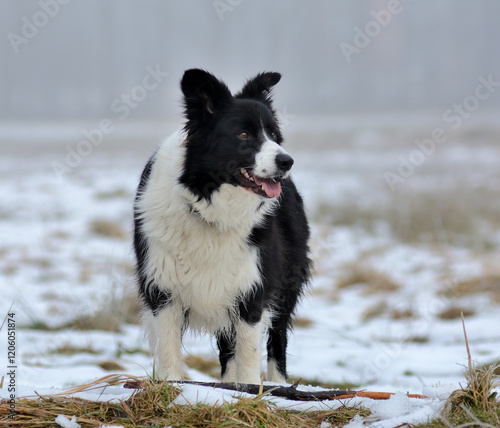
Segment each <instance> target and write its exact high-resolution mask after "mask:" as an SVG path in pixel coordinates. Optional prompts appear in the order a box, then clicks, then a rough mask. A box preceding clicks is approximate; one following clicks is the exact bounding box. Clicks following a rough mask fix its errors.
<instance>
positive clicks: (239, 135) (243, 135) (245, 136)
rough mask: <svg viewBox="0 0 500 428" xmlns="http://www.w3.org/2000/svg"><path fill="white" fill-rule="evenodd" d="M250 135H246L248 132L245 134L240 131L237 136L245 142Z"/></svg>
mask: <svg viewBox="0 0 500 428" xmlns="http://www.w3.org/2000/svg"><path fill="white" fill-rule="evenodd" d="M249 136H250V135H248V132H245V131H241V132H240V133H239V134H238V137H239V138H241V139H242V140H246V139H247V138H248V137H249Z"/></svg>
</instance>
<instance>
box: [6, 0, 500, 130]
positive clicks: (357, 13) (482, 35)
mask: <svg viewBox="0 0 500 428" xmlns="http://www.w3.org/2000/svg"><path fill="white" fill-rule="evenodd" d="M391 4H392V5H397V8H396V10H397V11H398V13H393V14H390V15H389V18H387V10H388V8H390V7H391ZM382 10H384V11H385V14H384V13H383V12H380V11H382ZM0 11H1V13H0V29H1V30H0V120H1V121H3V122H8V121H12V120H16V121H17V120H50V121H65V120H80V119H84V120H94V119H96V120H99V119H100V118H103V117H107V116H108V117H109V116H110V115H112V114H114V113H116V112H114V110H113V107H112V104H113V101H114V100H116V99H117V98H120V97H121V96H122V94H130V92H131V90H132V89H133V88H134V87H135V86H136V85H141V82H142V79H143V78H144V76H145V75H146V74H147V71H146V69H147V67H150V68H152V69H155V68H156V67H158V69H159V70H161V71H162V72H165V73H168V76H167V77H166V78H165V79H164V81H162V82H161V84H159V85H158V87H157V88H156V89H155V90H152V91H149V92H147V94H146V95H147V96H146V97H145V99H144V100H141V102H140V103H137V104H138V105H137V106H136V107H134V108H132V109H130V115H128V116H127V118H126V120H132V119H141V120H142V119H154V120H165V119H171V118H172V117H173V118H174V119H175V118H179V117H180V91H179V89H178V85H179V80H180V78H181V76H182V72H183V71H184V70H185V69H188V68H192V67H198V68H205V69H207V70H209V71H211V72H213V73H214V74H216V75H217V76H218V77H220V78H221V79H223V80H225V81H226V82H227V83H228V84H229V86H230V88H231V89H232V90H238V89H239V88H240V87H241V85H242V84H243V82H244V80H245V79H247V78H249V77H251V76H252V75H254V74H255V73H257V72H259V71H263V70H272V71H279V72H280V73H282V74H283V79H282V81H281V82H280V84H279V85H278V86H277V87H276V99H277V100H279V103H278V104H279V105H280V106H286V109H287V111H288V112H293V113H294V114H326V115H329V114H332V115H333V114H339V113H353V112H354V113H357V112H363V113H372V112H373V113H380V112H391V111H399V112H401V111H408V112H412V111H417V110H419V111H421V110H426V109H433V110H435V109H438V111H443V110H444V109H446V108H450V107H451V106H452V105H453V103H455V102H460V101H461V100H462V99H463V98H464V97H466V96H467V95H470V94H471V93H473V91H474V88H475V86H476V85H477V83H478V77H479V76H481V75H482V76H484V77H485V78H486V77H487V76H488V75H492V77H493V80H495V81H496V79H498V80H500V73H499V71H500V54H499V53H500V52H499V40H500V25H498V18H499V17H500V2H498V1H495V0H489V1H488V0H481V1H474V2H471V1H458V0H441V1H437V2H436V1H434V0H421V1H410V0H401V1H396V0H393V1H389V2H388V1H364V2H353V1H351V0H337V1H333V0H315V1H308V2H305V1H299V0H286V1H285V0H283V1H263V0H251V1H250V0H221V1H192V0H189V1H182V2H180V1H151V0H145V1H140V2H139V1H129V0H119V1H118V0H108V1H99V0H86V1H79V0H72V1H70V0H60V2H59V1H57V0H39V1H29V2H28V1H22V2H20V1H17V0H3V1H2V3H1V6H0ZM377 14H378V15H377ZM380 14H382V15H383V16H382V15H380ZM376 16H379V19H380V20H381V19H383V18H384V17H385V19H386V21H384V25H383V26H382V25H381V24H380V23H377V19H376ZM380 16H382V17H380ZM387 19H389V21H388V22H387ZM360 33H363V34H364V36H363V35H360ZM367 33H371V34H372V36H371V37H370V36H366V34H367ZM356 37H357V39H356ZM356 40H357V43H358V44H356ZM347 45H350V46H352V47H354V48H355V49H356V52H352V51H351V54H350V55H346V54H345V52H343V49H342V46H344V50H345V49H346V46H347ZM364 45H366V46H364ZM360 46H361V47H360ZM499 104H500V97H490V98H489V99H487V100H485V101H483V102H481V106H480V108H481V110H487V109H492V108H497V107H499ZM115 108H116V105H115Z"/></svg>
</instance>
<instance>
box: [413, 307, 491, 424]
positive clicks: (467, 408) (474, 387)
mask: <svg viewBox="0 0 500 428" xmlns="http://www.w3.org/2000/svg"><path fill="white" fill-rule="evenodd" d="M462 324H463V330H464V338H465V346H466V349H467V356H468V365H467V367H466V369H465V371H464V376H465V379H466V381H467V384H466V386H465V387H461V388H460V389H458V390H456V391H454V392H453V393H452V394H451V395H450V397H449V398H448V400H447V402H446V405H445V408H444V410H443V412H442V415H441V416H440V417H439V418H438V419H435V420H432V421H429V422H428V423H427V424H424V425H418V427H436V428H438V427H439V428H441V427H447V428H449V427H456V428H462V427H463V428H465V427H480V428H495V427H499V426H500V401H499V400H498V396H497V393H496V392H495V391H494V389H495V388H497V387H498V386H500V380H499V379H498V374H497V371H499V370H500V364H498V362H497V363H494V364H487V365H483V366H478V365H477V364H474V363H473V361H472V356H471V352H470V348H469V341H468V338H467V331H466V329H465V321H464V317H463V316H462Z"/></svg>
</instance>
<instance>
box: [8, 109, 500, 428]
mask: <svg viewBox="0 0 500 428" xmlns="http://www.w3.org/2000/svg"><path fill="white" fill-rule="evenodd" d="M285 119H286V118H285ZM288 120H289V122H290V123H289V124H288V123H287V126H286V129H285V132H286V134H287V135H288V136H289V140H290V142H289V146H288V149H289V151H290V152H291V153H292V154H293V155H294V157H295V160H296V163H295V166H294V170H293V176H294V179H295V181H296V183H297V185H298V187H299V188H300V190H301V192H302V193H303V195H304V197H305V201H306V205H307V209H308V212H309V217H310V219H311V222H312V232H313V238H312V241H311V247H312V251H313V255H314V259H315V265H316V273H315V277H314V281H313V284H312V287H311V289H310V292H309V293H308V295H307V296H306V297H305V298H304V299H303V302H302V304H301V306H300V309H299V311H298V316H299V322H298V323H297V327H296V329H295V333H294V335H293V336H292V337H291V340H290V346H289V360H288V361H289V372H290V374H291V375H292V376H293V377H296V378H303V379H304V380H305V381H304V383H307V382H311V381H318V382H319V383H320V384H321V383H330V384H331V383H333V384H338V385H348V386H351V387H353V388H357V389H368V390H374V391H391V392H398V394H396V395H395V396H394V397H393V398H391V399H390V400H389V401H386V402H374V401H372V400H368V399H358V400H353V401H352V403H361V404H362V405H364V406H366V407H369V408H371V409H372V412H373V414H372V416H371V417H370V418H371V419H370V420H371V421H372V423H373V424H376V426H395V425H398V423H403V422H412V423H414V422H417V421H425V420H426V419H427V418H428V417H429V416H431V415H435V414H436V413H437V412H439V410H440V408H441V407H442V404H443V402H444V400H445V399H446V398H447V396H448V394H449V393H450V392H451V391H452V390H453V389H456V388H458V387H459V384H460V382H462V383H463V376H462V371H463V368H464V365H465V364H466V363H467V354H466V348H465V344H464V336H463V330H462V324H461V320H460V317H459V316H458V315H457V310H459V309H463V310H464V312H465V313H466V317H465V318H466V326H467V332H468V337H469V343H470V347H471V352H472V355H473V358H474V359H475V360H476V361H477V362H478V363H479V364H489V363H493V362H495V361H497V360H498V359H499V358H500V329H498V326H499V325H500V311H499V310H498V309H499V305H500V263H499V256H498V250H499V248H500V228H499V227H498V226H500V215H499V214H498V213H499V212H500V206H499V204H500V202H499V201H500V198H498V197H497V198H495V197H496V196H500V185H499V183H500V180H499V179H500V170H499V169H498V165H499V161H500V131H499V130H498V129H496V128H495V126H494V125H492V122H491V121H486V122H481V121H477V122H474V123H470V124H468V126H467V127H465V126H464V127H463V129H460V130H458V131H457V132H453V133H451V132H450V135H449V139H448V141H447V142H446V143H445V144H442V145H436V147H435V149H434V151H433V152H432V153H431V154H425V153H424V154H423V155H421V158H418V154H416V155H415V154H413V155H412V153H413V152H415V150H416V149H418V146H417V145H416V143H415V139H416V138H419V139H420V140H423V139H425V138H426V137H427V136H429V135H430V134H431V131H432V130H433V129H434V128H435V127H436V126H437V125H436V124H434V123H433V122H432V121H430V122H426V121H410V120H408V119H406V121H396V120H393V119H390V120H389V119H387V118H384V120H377V119H370V120H368V119H367V120H360V119H359V118H358V119H356V120H355V119H353V118H350V119H349V120H347V119H346V120H344V121H341V120H337V121H335V122H325V121H320V120H319V119H317V120H316V121H312V120H306V119H304V118H294V117H292V118H288ZM160 128H161V127H158V126H157V127H156V128H154V132H151V131H150V130H149V131H148V129H146V128H138V129H137V128H134V134H133V138H132V137H130V134H127V132H126V130H123V131H122V132H123V135H128V139H125V138H124V139H123V141H124V142H123V144H121V143H120V139H121V138H122V135H121V134H120V133H119V131H117V132H116V133H115V134H114V135H111V136H105V138H104V141H103V142H102V143H101V144H100V145H99V146H98V147H94V148H93V149H92V150H91V153H89V154H88V156H85V157H82V158H81V159H80V160H79V161H78V162H76V161H75V165H74V166H73V164H72V163H71V167H70V168H69V169H71V171H69V170H68V169H66V170H64V173H63V174H62V175H61V165H63V166H64V165H65V166H68V164H67V163H66V164H65V162H66V161H67V158H66V157H67V155H68V153H70V152H71V150H72V149H75V150H76V148H77V143H78V141H79V138H80V139H81V134H80V137H79V136H78V132H77V131H78V129H77V128H75V129H77V130H76V131H75V130H74V129H73V130H72V129H71V127H69V129H65V130H64V132H62V133H61V134H58V133H57V132H55V131H57V129H56V128H54V129H53V133H52V134H51V132H50V127H43V132H41V133H40V132H38V131H39V130H38V131H37V129H38V128H37V129H33V130H31V132H30V131H29V126H28V127H24V128H23V129H22V132H17V133H16V129H15V128H12V127H11V128H8V129H5V128H2V127H0V144H1V145H2V153H3V154H2V157H1V158H0V179H1V181H2V186H1V187H0V200H1V201H2V203H1V205H0V278H1V291H0V314H1V318H2V319H3V317H4V316H6V315H7V314H8V313H12V312H13V313H15V316H14V317H13V318H14V320H15V326H16V327H15V333H16V336H15V337H16V343H15V348H16V349H15V351H16V353H15V362H14V363H9V361H8V358H7V357H8V349H7V348H8V328H7V324H5V325H4V327H3V328H2V330H1V332H0V361H2V363H1V366H0V367H1V369H0V370H1V371H0V375H1V376H3V375H7V373H8V369H7V367H8V366H10V365H15V366H17V368H16V378H15V381H16V395H17V396H18V397H22V396H28V395H33V394H34V392H35V391H36V392H37V393H39V394H51V393H56V392H61V391H62V390H64V388H69V387H71V386H75V385H81V384H85V383H88V382H91V381H93V380H95V379H98V378H101V377H103V376H105V375H107V374H109V373H127V374H130V375H135V376H144V375H146V374H151V373H152V361H151V358H150V357H149V356H148V355H147V353H146V347H145V344H144V343H143V340H142V335H141V332H140V329H139V327H138V325H137V323H136V322H135V321H136V315H135V314H136V304H135V301H134V296H135V290H134V285H133V279H132V264H133V259H132V251H131V241H130V233H131V226H132V212H131V207H132V201H133V195H134V190H135V187H136V185H137V183H138V178H139V176H140V173H141V170H142V167H143V165H144V163H145V161H146V160H147V158H148V156H149V153H150V152H151V150H152V149H153V148H154V146H155V144H157V141H158V140H157V137H158V135H159V134H160V132H159V129H160ZM87 129H88V128H87ZM168 129H169V127H168V126H166V127H165V132H168ZM148 132H149V133H148ZM58 135H59V138H58ZM61 135H62V136H61ZM141 135H144V136H145V137H144V138H143V139H142V140H141V138H139V137H140V136H141ZM125 140H126V141H125ZM68 147H69V149H68ZM68 150H69V151H68ZM411 156H413V157H411ZM422 156H423V157H422ZM419 159H421V162H420V163H418V162H414V163H411V162H412V161H415V160H419ZM73 160H74V159H73ZM77 160H78V159H77ZM405 160H407V162H410V165H411V166H412V167H413V171H410V170H411V167H410V169H408V170H407V172H408V171H410V172H408V174H407V176H404V177H403V176H401V178H402V180H400V181H398V182H397V185H396V188H395V189H394V190H391V186H390V185H389V184H388V181H387V172H392V173H394V174H399V172H398V168H401V165H402V163H404V162H405ZM54 162H58V163H59V164H54ZM402 171H403V172H404V171H405V170H404V169H403V170H402ZM11 307H12V308H11ZM458 314H459V311H458ZM105 330H108V331H105ZM215 348H216V346H215V342H214V341H213V340H212V339H210V338H209V337H204V338H200V337H194V336H191V335H189V334H188V335H187V337H186V340H185V353H186V355H192V356H193V355H194V356H200V357H202V358H204V359H206V360H213V359H216V352H215ZM190 375H191V377H192V378H193V379H197V380H209V379H212V378H211V377H210V376H209V375H207V374H203V373H200V372H199V371H196V370H194V369H191V370H190ZM6 379H8V377H7V376H6ZM7 387H8V383H7V382H5V383H4V388H3V389H0V397H8V395H9V393H8V390H7ZM406 392H410V393H417V394H425V395H427V396H429V397H431V398H429V399H428V400H419V399H409V398H407V397H406V395H404V394H402V393H406ZM129 393H130V392H129V391H127V390H124V389H122V388H120V387H108V388H105V389H104V390H102V389H101V390H96V391H94V392H92V393H91V392H89V393H86V395H85V396H86V397H88V398H99V399H106V400H107V399H111V398H123V397H124V396H126V395H127V394H129ZM181 397H184V398H181ZM181 397H179V398H178V400H180V401H182V399H184V400H186V401H189V402H193V401H196V400H206V401H209V402H216V401H218V402H220V401H221V400H224V399H226V400H229V399H231V394H227V393H226V394H224V393H223V392H215V391H213V390H211V389H210V390H207V389H203V388H202V387H194V386H185V387H184V391H183V394H182V396H181ZM279 404H280V405H283V406H298V404H296V403H290V402H286V403H285V402H280V403H279ZM324 405H328V406H334V405H336V404H335V403H333V404H332V403H328V404H322V406H324ZM300 406H301V407H299V408H304V406H309V407H311V406H312V405H309V404H308V405H304V404H301V405H300ZM316 406H320V404H318V405H316ZM356 424H357V425H356ZM360 424H361V421H360V420H356V421H353V422H352V423H351V426H353V427H354V426H361V425H360Z"/></svg>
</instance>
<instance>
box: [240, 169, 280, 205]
mask: <svg viewBox="0 0 500 428" xmlns="http://www.w3.org/2000/svg"><path fill="white" fill-rule="evenodd" d="M236 178H237V179H238V181H239V182H240V184H241V185H242V186H243V187H246V188H248V189H250V190H252V191H253V192H254V193H256V194H257V195H260V196H265V197H267V198H276V197H278V196H279V195H280V193H281V183H280V182H279V181H278V179H277V178H262V177H258V176H257V175H254V174H252V173H251V172H250V171H248V170H246V169H244V168H241V169H240V170H239V172H238V173H237V174H236Z"/></svg>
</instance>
